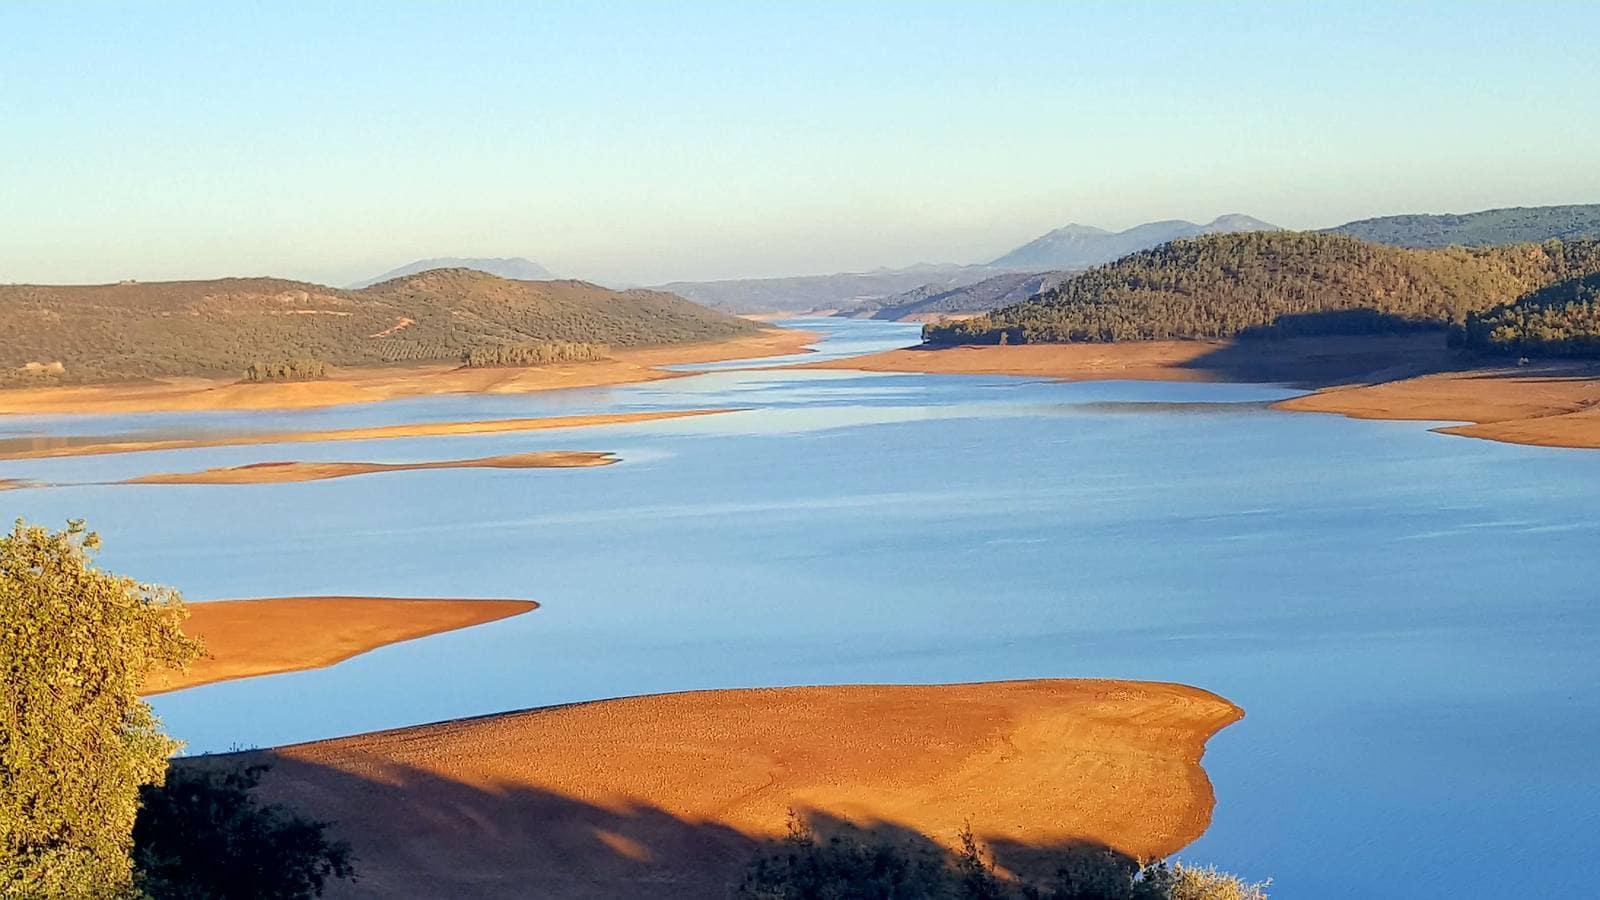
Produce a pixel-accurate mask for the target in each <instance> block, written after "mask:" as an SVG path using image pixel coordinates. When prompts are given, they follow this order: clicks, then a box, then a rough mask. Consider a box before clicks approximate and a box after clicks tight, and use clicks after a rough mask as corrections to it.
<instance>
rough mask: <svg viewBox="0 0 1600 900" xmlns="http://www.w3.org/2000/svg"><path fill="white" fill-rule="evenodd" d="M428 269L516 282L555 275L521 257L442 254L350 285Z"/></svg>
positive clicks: (413, 273)
mask: <svg viewBox="0 0 1600 900" xmlns="http://www.w3.org/2000/svg"><path fill="white" fill-rule="evenodd" d="M431 269H473V270H476V271H479V272H486V273H488V274H490V275H497V276H499V277H501V278H514V279H516V280H518V281H549V280H551V279H553V278H555V276H554V275H552V274H551V273H550V270H549V269H546V268H545V267H544V266H541V265H539V264H538V263H536V262H534V261H533V260H531V259H528V258H526V257H522V256H476V257H463V256H441V257H436V258H434V259H419V260H415V261H413V262H409V263H406V264H405V265H403V266H400V267H399V268H396V269H390V270H389V271H387V272H385V273H383V274H382V275H379V276H377V277H376V278H367V279H364V280H362V281H358V282H356V283H355V284H352V285H350V287H352V288H364V287H370V286H371V285H374V284H378V283H380V282H384V281H392V280H393V279H396V278H403V277H405V276H407V275H415V274H417V273H419V272H427V271H429V270H431Z"/></svg>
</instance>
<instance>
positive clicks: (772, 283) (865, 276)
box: [654, 265, 995, 313]
mask: <svg viewBox="0 0 1600 900" xmlns="http://www.w3.org/2000/svg"><path fill="white" fill-rule="evenodd" d="M994 273H995V270H994V269H991V268H989V267H987V266H957V265H920V266H911V267H908V268H904V269H876V270H873V271H871V272H840V273H837V274H834V275H797V276H794V277H789V278H738V279H730V280H727V281H673V282H669V283H667V284H658V285H655V286H654V290H658V291H669V292H671V293H674V294H677V295H678V296H680V297H687V298H689V299H690V300H693V301H695V302H696V303H701V304H704V305H706V306H709V307H711V308H712V309H720V310H724V311H726V312H734V313H757V312H809V311H826V312H833V311H835V310H838V309H844V308H847V307H853V306H856V305H858V304H860V303H864V302H867V301H870V300H877V299H880V298H883V297H888V296H890V295H893V294H898V293H900V292H902V291H909V290H911V289H913V288H919V287H922V286H924V285H932V286H935V287H938V288H940V289H949V288H953V287H959V286H961V285H964V284H971V283H973V282H975V281H982V280H983V279H985V278H988V277H989V276H991V275H993V274H994Z"/></svg>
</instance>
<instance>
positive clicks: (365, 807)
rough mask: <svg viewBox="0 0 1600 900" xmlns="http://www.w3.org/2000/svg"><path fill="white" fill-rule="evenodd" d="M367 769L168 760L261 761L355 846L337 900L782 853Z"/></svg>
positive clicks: (702, 830) (545, 886)
mask: <svg viewBox="0 0 1600 900" xmlns="http://www.w3.org/2000/svg"><path fill="white" fill-rule="evenodd" d="M532 752H536V750H535V751H532ZM370 762H371V768H370V769H369V770H367V771H363V772H361V773H353V772H349V771H345V770H342V769H337V768H333V767H330V766H324V765H320V764H317V763H313V762H307V761H305V760H302V759H298V758H295V757H293V756H288V755H284V754H281V753H278V752H276V751H273V750H263V751H251V752H247V753H235V754H222V755H216V756H202V757H192V758H188V759H184V760H179V761H176V762H175V763H174V764H175V765H178V766H203V767H228V768H233V767H237V766H241V765H255V764H267V765H269V766H270V767H271V768H270V770H269V771H268V772H267V773H266V776H265V778H264V779H263V781H262V784H261V787H260V788H259V793H260V796H261V799H262V800H264V801H266V802H271V803H281V804H284V805H286V806H288V807H290V808H291V809H293V810H294V811H296V812H297V813H299V814H302V815H305V816H307V817H310V818H314V819H319V820H326V821H330V822H332V823H333V827H332V829H331V832H330V833H331V835H332V836H333V837H335V838H339V839H343V840H346V841H348V842H349V843H350V844H351V845H352V846H353V849H354V853H355V860H356V870H357V872H358V876H359V880H358V881H357V882H355V883H353V884H352V883H348V882H339V883H336V884H334V885H331V886H330V889H329V891H328V896H330V897H335V898H339V897H396V898H423V897H427V898H434V897H483V898H512V897H515V898H526V897H563V898H567V897H570V898H614V897H652V898H715V897H731V896H735V895H736V893H737V890H738V887H739V885H740V883H741V881H743V880H744V878H745V877H746V876H747V874H748V873H749V872H750V869H751V865H752V863H753V862H755V861H756V860H757V859H759V858H762V857H763V856H770V855H772V854H780V853H782V852H784V850H785V847H786V844H785V842H784V838H783V836H782V835H777V834H749V833H745V832H743V831H741V830H738V829H736V828H732V827H730V826H728V825H725V824H722V823H719V822H716V821H711V820H706V819H691V818H687V817H684V816H681V815H679V814H676V813H674V812H673V811H672V810H669V809H664V808H661V807H658V806H654V805H650V804H647V803H640V802H628V803H623V804H619V805H616V806H602V805H597V804H594V803H590V802H587V801H583V800H578V799H575V798H572V797H568V796H563V795H562V794H559V793H555V792H553V791H548V790H544V789H538V788H530V787H527V786H522V785H516V786H496V785H473V784H466V783H463V782H460V781H455V780H452V779H449V778H445V777H440V776H439V775H436V774H433V773H429V772H424V771H420V770H418V769H415V768H411V767H409V766H403V765H396V764H393V763H390V762H386V761H381V760H370ZM508 780H509V779H508ZM793 813H794V815H795V816H796V817H797V818H798V820H799V821H800V822H801V823H802V824H803V826H804V827H805V828H806V829H808V830H809V832H811V833H814V834H815V835H816V836H817V837H818V838H819V839H822V840H829V839H833V838H840V839H843V840H848V841H852V842H857V843H859V844H861V845H867V846H889V847H892V848H894V849H895V850H896V851H897V852H898V853H899V854H900V855H902V856H903V857H905V858H908V859H917V860H931V861H933V862H934V863H935V864H937V865H955V864H956V863H957V854H958V853H959V845H958V835H957V834H950V835H929V834H924V833H922V832H920V831H918V830H916V829H914V828H910V827H907V826H904V825H900V824H897V823H893V822H885V821H880V820H875V819H869V820H856V821H853V820H851V819H847V818H845V817H842V816H840V815H837V814H834V813H830V812H826V811H822V810H818V809H812V808H806V807H799V808H796V809H794V810H793ZM977 838H978V840H979V842H980V844H981V845H982V846H983V847H984V849H985V851H986V852H988V853H992V858H993V862H994V864H995V866H996V867H997V868H998V869H999V870H1000V871H1001V872H1002V873H1015V874H1021V875H1025V876H1028V877H1030V878H1048V877H1051V876H1053V875H1054V874H1055V873H1056V871H1057V870H1058V869H1060V868H1061V867H1062V865H1063V864H1064V863H1067V862H1070V861H1072V860H1074V859H1078V860H1081V859H1083V858H1084V857H1085V855H1090V856H1093V855H1098V856H1100V857H1105V856H1106V855H1107V854H1111V855H1113V856H1117V857H1119V858H1121V859H1126V857H1121V856H1120V854H1117V851H1115V850H1114V849H1112V848H1109V847H1106V846H1105V845H1104V844H1102V843H1099V842H1096V841H1093V840H1089V839H1083V840H1068V841H1062V842H1056V843H1051V844H1048V845H1036V844H1030V843H1028V842H1026V841H1022V840H1017V839H1012V838H1006V837H1004V836H999V835H987V834H983V833H979V834H977Z"/></svg>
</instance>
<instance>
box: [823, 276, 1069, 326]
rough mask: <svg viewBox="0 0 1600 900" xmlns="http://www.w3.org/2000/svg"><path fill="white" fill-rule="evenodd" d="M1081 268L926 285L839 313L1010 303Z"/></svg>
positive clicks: (912, 314)
mask: <svg viewBox="0 0 1600 900" xmlns="http://www.w3.org/2000/svg"><path fill="white" fill-rule="evenodd" d="M1079 271H1081V270H1079V269H1058V270H1052V271H1049V272H1004V273H1001V274H999V275H992V276H990V277H988V278H985V279H983V280H982V281H978V282H974V283H972V284H967V285H962V286H959V287H954V288H941V287H937V286H934V285H923V286H922V287H918V288H914V289H912V290H909V291H903V292H901V293H899V294H893V295H891V296H888V297H884V298H883V299H881V300H869V301H867V302H865V303H860V304H857V305H855V306H853V307H850V308H849V309H844V310H840V311H839V313H838V315H840V316H848V317H850V318H853V319H884V320H887V321H891V322H917V321H933V320H936V319H939V318H942V317H944V316H949V315H958V314H961V313H975V312H981V311H984V310H990V309H998V308H1000V307H1002V306H1010V305H1011V304H1013V303H1021V302H1022V301H1024V300H1026V299H1028V298H1029V297H1032V296H1034V295H1036V294H1039V293H1042V292H1044V291H1048V290H1051V289H1053V288H1055V287H1057V286H1059V285H1060V284H1061V283H1062V282H1063V281H1066V280H1067V279H1068V278H1071V277H1072V276H1073V275H1076V274H1077V273H1078V272H1079Z"/></svg>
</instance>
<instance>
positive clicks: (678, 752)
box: [179, 680, 1242, 898]
mask: <svg viewBox="0 0 1600 900" xmlns="http://www.w3.org/2000/svg"><path fill="white" fill-rule="evenodd" d="M1241 715H1242V712H1241V711H1240V710H1239V709H1238V708H1237V707H1236V706H1234V705H1233V704H1231V703H1228V702H1227V701H1226V700H1223V699H1222V698H1220V697H1217V696H1215V695H1213V694H1210V693H1208V692H1206V691H1203V690H1200V689H1198V688H1193V687H1187V686H1184V685H1176V684H1155V683H1144V682H1123V681H1099V680H1040V681H1021V682H998V683H988V684H968V685H942V686H875V685H855V686H841V687H805V688H782V689H752V690H723V691H698V692H691V693H681V694H662V695H654V696H645V697H631V698H625V699H617V700H606V701H597V702H591V703H579V704H572V705H567V706H559V707H549V708H543V709H534V710H527V711H522V712H514V713H505V714H501V715H493V716H486V717H480V718H474V719H465V720H459V721H453V722H443V723H438V724H434V725H423V726H418V727H414V728H405V729H400V730H395V731H386V732H378V733H373V734H364V735H357V736H353V737H348V738H339V739H334V740H328V741H319V742H315V743H309V744H298V745H294V746H289V747H280V748H276V749H272V750H264V751H254V752H250V753H245V754H233V755H226V756H221V757H201V758H196V759H193V760H186V761H183V762H181V763H179V764H180V765H213V764H217V763H218V762H220V763H222V764H230V765H231V764H238V763H240V762H244V763H256V762H265V763H270V764H271V766H272V768H271V770H270V772H269V773H268V775H267V778H266V780H265V781H264V782H263V785H262V788H261V790H262V792H263V794H264V796H265V797H266V799H268V800H271V801H275V802H284V803H287V804H289V805H291V806H293V807H294V808H296V809H297V810H299V811H301V812H303V813H304V814H307V815H310V816H312V817H315V818H319V819H327V820H332V821H335V822H336V823H337V825H336V828H335V833H336V834H337V835H338V836H340V837H343V838H345V839H348V840H350V841H351V842H352V844H353V845H354V848H355V852H356V854H357V856H358V857H359V858H360V860H361V865H360V869H361V878H362V880H361V882H360V884H359V885H356V886H355V887H346V886H344V885H340V886H338V887H335V888H334V889H332V890H331V891H330V896H334V897H339V896H370V895H380V896H391V897H402V898H405V897H417V898H421V897H438V896H474V897H491V898H492V897H506V898H510V897H524V896H562V897H580V898H582V897H593V898H607V897H617V896H640V895H648V896H654V897H668V898H676V897H683V898H691V897H693V898H699V897H705V896H721V895H722V893H723V892H725V891H726V889H727V887H728V885H729V884H730V883H732V882H736V881H737V878H738V876H739V874H740V873H741V872H742V870H743V867H744V865H745V864H746V863H747V862H748V860H749V858H750V855H751V854H752V853H753V852H754V851H755V850H756V849H757V848H758V847H759V846H761V844H762V842H765V841H770V840H771V839H773V838H776V837H778V836H781V834H782V833H783V828H784V825H785V820H786V818H787V816H788V812H789V810H790V809H793V810H795V812H797V813H798V814H799V815H800V816H801V817H802V818H804V819H806V820H807V821H809V822H810V823H811V824H812V825H813V827H815V828H817V829H818V830H819V831H820V832H822V833H824V834H827V833H833V832H837V831H839V830H851V829H852V828H853V829H864V830H866V831H868V832H870V833H872V834H874V835H876V836H878V837H883V838H888V839H891V840H901V841H912V842H928V841H932V842H934V843H937V844H940V845H944V846H949V845H950V844H952V843H953V842H954V841H955V839H956V835H957V833H958V832H959V830H960V829H961V827H962V825H963V824H964V823H968V822H970V824H971V827H972V829H973V831H974V833H975V834H976V835H977V836H978V837H979V839H980V840H982V841H984V842H985V843H986V844H988V845H989V846H990V848H992V849H993V851H994V852H995V854H996V857H997V861H998V862H999V863H1000V864H1001V865H1002V866H1006V867H1011V868H1017V869H1023V870H1026V869H1027V868H1028V866H1029V863H1030V861H1031V862H1033V863H1035V864H1038V863H1040V862H1042V860H1041V858H1040V857H1039V856H1038V852H1039V851H1040V850H1041V849H1045V848H1051V847H1061V846H1064V845H1069V844H1075V843H1083V842H1089V843H1094V844H1100V845H1107V846H1111V847H1115V848H1117V849H1118V850H1121V851H1122V852H1125V853H1129V854H1132V855H1136V856H1144V857H1150V856H1164V855H1167V854H1171V853H1174V852H1176V851H1177V850H1179V849H1181V848H1182V847H1184V846H1186V845H1187V844H1189V843H1190V842H1192V841H1193V840H1194V839H1195V838H1197V837H1199V835H1200V834H1201V833H1203V832H1204V831H1205V829H1206V828H1207V827H1208V825H1209V823H1210V817H1211V810H1212V807H1213V805H1214V797H1213V794H1212V789H1211V785H1210V781H1209V779H1208V778H1207V777H1206V774H1205V772H1204V770H1203V769H1202V768H1201V767H1200V764H1199V761H1200V758H1201V756H1202V754H1203V752H1204V749H1205V743H1206V741H1207V740H1208V739H1209V738H1210V737H1211V735H1213V734H1215V733H1216V732H1217V731H1218V730H1220V729H1221V728H1223V727H1225V726H1227V725H1228V724H1230V723H1232V722H1234V721H1236V720H1237V719H1238V718H1239V717H1240V716H1241Z"/></svg>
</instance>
